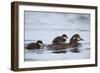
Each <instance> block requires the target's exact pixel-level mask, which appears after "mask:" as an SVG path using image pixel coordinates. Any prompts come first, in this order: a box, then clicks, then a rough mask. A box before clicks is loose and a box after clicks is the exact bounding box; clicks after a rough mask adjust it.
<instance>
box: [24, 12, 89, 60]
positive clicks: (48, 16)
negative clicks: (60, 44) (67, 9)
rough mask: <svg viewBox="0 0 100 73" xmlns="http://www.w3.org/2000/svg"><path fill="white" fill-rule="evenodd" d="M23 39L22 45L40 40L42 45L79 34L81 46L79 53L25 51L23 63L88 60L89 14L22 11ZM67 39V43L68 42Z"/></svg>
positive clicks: (44, 50)
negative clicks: (55, 39)
mask: <svg viewBox="0 0 100 73" xmlns="http://www.w3.org/2000/svg"><path fill="white" fill-rule="evenodd" d="M24 18H25V28H24V29H25V38H24V41H25V43H24V44H28V43H31V42H36V41H37V40H42V41H43V43H44V44H51V43H52V40H53V39H54V38H55V37H57V36H61V35H62V34H66V35H67V36H68V38H69V39H70V38H71V37H72V36H73V35H74V34H80V36H81V38H83V39H84V41H82V42H81V43H82V46H81V47H80V48H79V49H80V50H81V51H80V53H72V52H66V53H61V54H57V53H52V51H51V50H47V49H42V50H27V49H25V56H24V60H25V61H42V60H65V59H68V60H70V59H71V60H72V59H89V58H90V14H84V13H81V14H80V13H60V12H38V11H24ZM69 39H68V41H67V42H69Z"/></svg>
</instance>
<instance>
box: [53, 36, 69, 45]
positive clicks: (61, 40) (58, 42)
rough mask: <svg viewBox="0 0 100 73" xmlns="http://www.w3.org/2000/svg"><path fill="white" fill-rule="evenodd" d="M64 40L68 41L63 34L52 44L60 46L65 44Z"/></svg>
mask: <svg viewBox="0 0 100 73" xmlns="http://www.w3.org/2000/svg"><path fill="white" fill-rule="evenodd" d="M66 39H68V37H67V35H66V34H63V35H62V36H58V37H56V38H55V39H54V40H53V41H52V44H60V43H65V42H66Z"/></svg>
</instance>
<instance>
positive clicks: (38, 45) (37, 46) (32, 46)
mask: <svg viewBox="0 0 100 73" xmlns="http://www.w3.org/2000/svg"><path fill="white" fill-rule="evenodd" d="M41 48H43V42H42V41H41V40H38V41H37V42H36V43H30V44H28V45H27V46H26V49H29V50H33V49H41Z"/></svg>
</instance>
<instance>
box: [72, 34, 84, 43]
mask: <svg viewBox="0 0 100 73" xmlns="http://www.w3.org/2000/svg"><path fill="white" fill-rule="evenodd" d="M73 39H76V40H77V41H83V39H82V38H81V37H80V35H79V34H75V35H74V37H73Z"/></svg>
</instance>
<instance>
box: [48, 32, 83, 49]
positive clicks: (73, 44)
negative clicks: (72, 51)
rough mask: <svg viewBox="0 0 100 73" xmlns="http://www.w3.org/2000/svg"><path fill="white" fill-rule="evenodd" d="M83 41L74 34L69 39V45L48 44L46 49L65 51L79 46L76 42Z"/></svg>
mask: <svg viewBox="0 0 100 73" xmlns="http://www.w3.org/2000/svg"><path fill="white" fill-rule="evenodd" d="M81 40H83V39H82V38H80V35H79V34H75V35H73V36H72V37H71V39H70V42H69V43H58V44H50V45H48V46H47V47H48V48H52V49H67V48H75V47H78V46H79V43H78V41H81Z"/></svg>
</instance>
